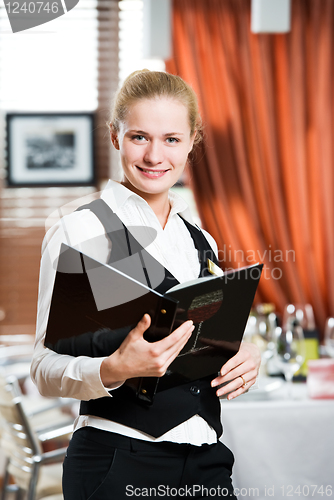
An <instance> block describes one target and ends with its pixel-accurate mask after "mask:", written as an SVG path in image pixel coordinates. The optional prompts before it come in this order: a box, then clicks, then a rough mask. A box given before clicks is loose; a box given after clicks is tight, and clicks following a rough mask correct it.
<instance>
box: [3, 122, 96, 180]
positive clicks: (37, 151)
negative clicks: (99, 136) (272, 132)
mask: <svg viewBox="0 0 334 500" xmlns="http://www.w3.org/2000/svg"><path fill="white" fill-rule="evenodd" d="M93 132H94V129H93V114H92V113H29V114H28V113H9V114H7V169H8V171H7V181H8V186H15V187H16V186H90V185H94V183H95V175H94V159H93V157H94V141H93Z"/></svg>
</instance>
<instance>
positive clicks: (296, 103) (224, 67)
mask: <svg viewBox="0 0 334 500" xmlns="http://www.w3.org/2000/svg"><path fill="white" fill-rule="evenodd" d="M333 30H334V2H333V0H321V1H317V0H293V1H292V28H291V32H290V33H288V34H275V35H268V34H266V35H265V34H260V35H255V34H252V33H251V32H250V1H249V0H174V5H173V31H174V33H173V59H172V60H170V61H168V63H167V70H168V71H170V72H173V73H177V74H179V75H180V76H182V77H183V78H184V79H185V80H186V81H188V82H189V83H190V84H191V85H192V86H193V88H194V90H195V91H196V93H197V95H198V97H199V103H200V109H201V114H202V118H203V122H204V124H205V142H204V143H203V145H202V146H201V150H197V152H196V154H195V159H194V161H193V167H192V184H193V188H194V193H195V197H196V200H197V204H198V207H199V211H200V215H201V219H202V222H203V226H204V227H205V228H206V229H207V230H208V231H209V232H210V233H211V234H212V235H213V236H214V237H215V238H216V241H217V243H218V247H219V249H220V255H219V257H220V260H221V264H222V267H223V268H226V267H228V266H234V267H235V266H237V265H248V264H251V263H253V262H257V261H262V262H264V264H265V268H264V275H263V276H262V278H261V283H260V288H259V292H258V295H257V300H258V301H266V302H274V303H275V304H276V307H277V309H278V311H282V309H283V307H284V305H285V304H286V303H288V302H292V303H301V304H303V303H311V304H312V306H313V308H314V311H315V314H316V319H317V324H318V326H319V327H320V329H322V328H323V325H324V322H325V319H326V317H327V316H329V315H334V220H333V219H334V172H333V167H334V161H333V160H334V150H333V149H334V146H333V145H334V137H333V130H334V128H333V121H334V106H333V104H334V99H333V93H334V92H333V91H334V86H333V76H334V75H333V59H334V57H333V56H334V54H333V47H334V45H333V43H334V38H333Z"/></svg>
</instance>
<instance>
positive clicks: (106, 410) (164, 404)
mask: <svg viewBox="0 0 334 500" xmlns="http://www.w3.org/2000/svg"><path fill="white" fill-rule="evenodd" d="M83 209H90V210H91V211H92V212H93V213H94V214H95V215H96V216H97V217H98V219H99V220H100V221H101V223H102V225H103V226H104V228H105V231H106V234H107V235H108V237H109V238H110V239H111V241H112V251H111V255H110V258H109V262H108V263H110V264H112V262H115V255H117V256H118V258H119V255H120V252H121V254H124V257H126V256H127V255H131V254H132V252H134V251H138V249H141V250H144V249H143V247H142V246H141V245H140V244H139V243H138V241H136V240H135V239H134V238H133V237H132V235H131V234H130V233H129V231H128V230H127V228H126V227H125V226H124V224H123V223H122V222H121V221H120V219H119V218H118V216H117V215H116V214H115V213H114V212H113V211H112V210H111V208H110V207H109V206H108V205H107V204H106V203H105V202H104V201H103V200H101V199H98V200H95V201H93V202H92V203H90V204H88V205H84V206H82V207H79V208H78V210H83ZM181 218H182V217H181ZM182 220H183V222H184V223H185V225H186V227H187V229H188V230H189V232H190V234H191V237H192V239H193V241H194V244H195V247H196V249H197V250H198V255H199V261H200V267H201V269H200V276H207V275H208V274H209V271H208V269H207V259H208V258H209V259H210V260H212V261H213V262H214V263H215V264H217V265H218V261H217V259H216V256H215V254H214V252H213V250H212V248H211V247H210V245H209V243H208V241H207V239H206V238H205V236H204V234H203V233H202V231H201V230H200V229H198V228H196V227H194V226H193V225H192V224H190V223H188V222H187V221H186V220H184V219H183V218H182ZM120 224H121V225H122V226H123V228H124V231H122V233H123V235H125V236H124V237H123V238H121V239H120V238H118V237H117V234H116V233H118V236H119V232H118V231H116V232H115V225H116V227H119V225H120ZM113 230H114V231H113ZM151 258H152V257H151ZM164 269H165V268H164ZM144 272H145V273H146V270H145V269H144ZM176 284H178V281H177V279H176V278H175V277H174V276H173V275H172V274H171V273H170V272H169V271H168V270H167V269H165V279H164V280H163V281H162V283H160V285H159V286H157V287H156V288H155V290H157V291H158V292H160V293H164V292H166V291H167V290H168V289H169V288H171V287H172V286H174V285H176ZM125 335H126V334H125ZM212 378H213V377H208V378H205V379H201V380H198V381H196V382H191V383H187V384H183V385H181V386H178V387H175V388H173V389H167V390H163V391H161V392H157V394H156V395H155V399H154V403H153V405H151V406H147V405H144V404H141V403H140V402H139V401H138V400H137V399H136V398H135V396H134V393H133V391H132V389H130V387H128V386H126V385H122V386H121V387H120V388H118V389H115V390H112V391H110V394H111V395H112V396H113V397H111V398H110V397H103V398H98V399H91V400H90V401H81V405H80V415H94V416H97V417H101V418H105V419H108V420H113V421H115V422H118V423H121V424H124V425H127V426H129V427H132V428H134V429H138V430H140V431H143V432H145V433H147V434H150V435H152V436H155V437H158V436H161V435H162V434H164V433H165V432H167V431H169V430H170V429H172V428H173V427H176V426H177V425H179V424H181V423H182V422H184V421H186V420H188V419H189V418H191V417H192V416H193V415H196V414H198V415H200V416H201V417H203V418H204V420H206V421H207V422H208V424H209V425H210V426H211V427H213V428H214V429H215V431H216V433H217V436H218V437H219V436H220V435H221V434H222V425H221V421H220V402H219V399H218V397H217V396H216V393H215V392H216V389H214V388H212V387H211V386H210V382H211V380H212ZM161 380H162V379H161Z"/></svg>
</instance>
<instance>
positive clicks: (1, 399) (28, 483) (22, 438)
mask: <svg viewBox="0 0 334 500" xmlns="http://www.w3.org/2000/svg"><path fill="white" fill-rule="evenodd" d="M0 414H1V416H2V435H1V448H2V450H3V451H4V453H5V455H6V456H7V465H6V470H5V477H4V481H3V489H2V497H1V500H6V499H8V498H9V497H8V494H9V492H11V491H16V495H17V496H16V498H17V499H19V498H22V494H25V495H26V498H27V500H37V499H41V498H42V497H43V498H44V497H47V496H50V495H56V494H61V492H62V487H61V462H62V461H63V459H64V456H65V452H66V448H61V449H56V450H53V451H49V452H43V446H42V445H43V442H45V441H46V440H50V439H54V438H55V437H57V436H60V435H63V436H65V435H67V436H69V434H70V433H71V431H72V425H69V426H63V427H61V426H60V427H59V426H58V427H57V425H53V426H51V427H50V428H49V429H46V428H44V429H43V431H42V432H41V433H38V432H37V431H36V430H35V429H34V428H33V426H32V423H31V419H30V418H29V417H28V416H27V414H26V412H25V409H24V406H23V404H22V394H21V391H20V387H19V384H18V382H17V379H15V378H13V377H12V378H10V379H7V381H6V384H5V385H4V386H3V387H2V388H1V385H0ZM10 477H12V478H13V479H14V481H15V485H14V486H13V485H11V484H9V483H10ZM60 498H61V497H60Z"/></svg>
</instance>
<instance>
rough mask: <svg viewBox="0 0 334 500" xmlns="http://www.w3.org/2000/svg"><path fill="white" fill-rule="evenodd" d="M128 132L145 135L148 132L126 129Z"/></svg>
mask: <svg viewBox="0 0 334 500" xmlns="http://www.w3.org/2000/svg"><path fill="white" fill-rule="evenodd" d="M127 133H128V134H138V135H147V134H148V132H145V131H144V130H128V131H127Z"/></svg>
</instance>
